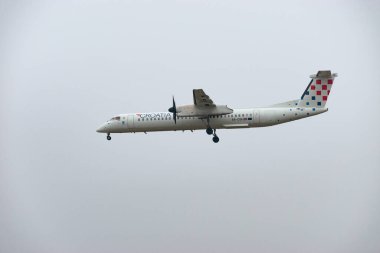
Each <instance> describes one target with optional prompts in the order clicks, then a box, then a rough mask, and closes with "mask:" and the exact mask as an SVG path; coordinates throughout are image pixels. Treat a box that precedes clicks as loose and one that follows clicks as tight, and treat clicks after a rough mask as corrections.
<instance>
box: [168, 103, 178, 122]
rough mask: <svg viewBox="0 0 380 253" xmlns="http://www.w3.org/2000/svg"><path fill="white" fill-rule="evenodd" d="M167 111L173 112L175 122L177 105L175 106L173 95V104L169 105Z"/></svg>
mask: <svg viewBox="0 0 380 253" xmlns="http://www.w3.org/2000/svg"><path fill="white" fill-rule="evenodd" d="M168 111H169V112H171V113H173V119H174V124H177V107H176V106H175V100H174V96H173V106H172V107H170V108H169V110H168Z"/></svg>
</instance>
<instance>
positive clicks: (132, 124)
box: [127, 115, 135, 132]
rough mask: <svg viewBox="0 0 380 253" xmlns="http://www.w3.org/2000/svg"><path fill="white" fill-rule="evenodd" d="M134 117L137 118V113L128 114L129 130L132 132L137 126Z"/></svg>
mask: <svg viewBox="0 0 380 253" xmlns="http://www.w3.org/2000/svg"><path fill="white" fill-rule="evenodd" d="M134 119H135V115H128V116H127V127H128V130H129V131H130V132H133V130H134V128H135V122H134Z"/></svg>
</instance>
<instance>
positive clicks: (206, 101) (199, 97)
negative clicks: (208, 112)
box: [193, 89, 215, 107]
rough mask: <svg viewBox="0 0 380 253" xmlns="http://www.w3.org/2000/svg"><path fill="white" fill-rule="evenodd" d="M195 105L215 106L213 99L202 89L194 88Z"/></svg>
mask: <svg viewBox="0 0 380 253" xmlns="http://www.w3.org/2000/svg"><path fill="white" fill-rule="evenodd" d="M193 98H194V105H196V106H199V107H215V104H214V102H213V101H212V99H211V98H210V97H209V96H208V95H207V94H206V93H205V92H204V91H203V90H202V89H194V90H193Z"/></svg>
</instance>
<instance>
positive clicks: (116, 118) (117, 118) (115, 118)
mask: <svg viewBox="0 0 380 253" xmlns="http://www.w3.org/2000/svg"><path fill="white" fill-rule="evenodd" d="M110 120H119V121H120V116H117V117H113V118H112V119H110Z"/></svg>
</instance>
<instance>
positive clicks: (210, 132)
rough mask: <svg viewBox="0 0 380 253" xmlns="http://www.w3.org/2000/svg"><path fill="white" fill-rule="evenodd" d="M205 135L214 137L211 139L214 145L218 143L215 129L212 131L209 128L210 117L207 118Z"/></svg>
mask: <svg viewBox="0 0 380 253" xmlns="http://www.w3.org/2000/svg"><path fill="white" fill-rule="evenodd" d="M206 133H207V134H208V135H214V137H212V141H213V142H214V143H218V142H219V137H218V136H217V135H216V129H214V130H213V129H212V128H211V126H210V117H207V128H206Z"/></svg>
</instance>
